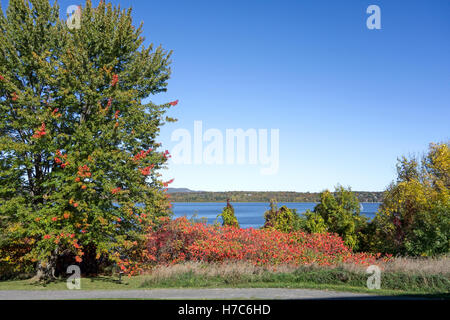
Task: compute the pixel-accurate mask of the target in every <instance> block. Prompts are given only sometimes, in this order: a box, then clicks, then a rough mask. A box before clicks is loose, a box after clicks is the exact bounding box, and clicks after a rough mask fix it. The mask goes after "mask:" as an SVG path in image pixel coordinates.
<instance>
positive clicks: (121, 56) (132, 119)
mask: <svg viewBox="0 0 450 320" xmlns="http://www.w3.org/2000/svg"><path fill="white" fill-rule="evenodd" d="M59 11H60V9H59V7H58V5H57V4H56V3H55V4H53V5H51V4H50V3H49V1H48V0H33V1H23V0H10V1H9V5H8V8H7V10H6V12H5V13H4V12H3V10H2V8H1V7H0V31H1V32H0V44H1V45H0V118H1V120H0V133H1V135H0V167H1V172H0V217H1V219H0V224H1V235H0V263H1V261H3V262H7V263H10V264H15V265H16V266H21V265H26V264H27V263H28V265H31V266H32V268H34V270H35V271H36V274H37V278H39V279H47V278H51V277H53V276H54V272H55V266H56V263H57V260H58V258H59V257H60V256H61V255H63V254H67V253H68V252H69V253H70V254H71V255H72V257H73V259H74V262H76V263H84V262H86V261H85V260H86V259H87V258H86V255H87V251H89V252H90V256H91V254H92V253H94V254H93V257H94V259H100V258H101V259H106V260H107V261H111V262H116V263H119V264H120V263H122V262H123V261H127V262H128V263H129V262H130V261H138V260H139V257H140V256H142V252H143V250H144V249H145V248H144V246H143V245H142V244H143V241H144V240H145V234H146V232H147V231H148V228H149V225H151V222H152V221H153V220H154V219H155V218H156V217H160V216H166V215H168V214H169V213H170V208H169V207H170V203H169V202H168V200H167V197H166V194H165V192H164V191H165V189H164V188H165V187H166V186H167V184H168V183H169V182H164V181H161V177H160V174H159V173H158V170H160V169H162V168H164V167H165V163H166V161H167V159H168V157H170V155H169V154H168V152H167V151H165V152H164V151H162V150H160V148H161V145H160V144H159V143H158V142H157V140H156V139H157V137H158V133H159V130H160V127H161V126H162V125H163V124H164V123H166V122H167V121H174V119H171V118H169V117H166V116H165V112H166V111H167V108H169V107H170V106H173V105H176V104H177V103H178V100H177V101H175V102H169V103H166V104H163V105H156V104H154V103H152V102H146V101H148V99H147V98H148V97H149V96H151V95H154V94H157V93H160V92H163V91H165V90H166V86H167V81H168V79H169V77H170V72H171V70H170V55H171V52H168V51H166V50H164V49H163V48H161V47H157V48H154V47H153V45H149V46H145V45H144V38H143V37H142V36H141V33H142V24H141V25H140V26H139V27H135V26H134V25H133V21H132V17H131V9H129V10H122V9H120V8H117V7H113V6H112V5H111V4H106V3H105V2H103V1H101V2H100V3H99V5H98V7H96V8H94V7H92V4H91V2H90V1H86V3H85V5H84V7H83V8H82V9H81V11H80V13H81V21H80V28H78V29H77V28H72V29H71V28H68V26H67V25H66V22H65V21H64V20H63V19H61V18H60V16H59Z"/></svg>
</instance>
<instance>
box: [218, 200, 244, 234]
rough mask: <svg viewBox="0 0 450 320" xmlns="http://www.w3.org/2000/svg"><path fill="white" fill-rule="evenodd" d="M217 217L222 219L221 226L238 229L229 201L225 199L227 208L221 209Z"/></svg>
mask: <svg viewBox="0 0 450 320" xmlns="http://www.w3.org/2000/svg"><path fill="white" fill-rule="evenodd" d="M217 217H222V225H223V226H231V227H234V228H239V222H238V220H237V218H236V216H235V214H234V208H233V206H232V205H231V203H230V199H227V206H226V207H224V208H223V211H222V213H221V214H219V215H218V216H217Z"/></svg>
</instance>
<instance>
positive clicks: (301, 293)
mask: <svg viewBox="0 0 450 320" xmlns="http://www.w3.org/2000/svg"><path fill="white" fill-rule="evenodd" d="M380 298H381V299H383V297H380V296H375V295H369V294H363V293H349V292H337V291H326V290H308V289H282V288H252V289H231V288H230V289H228V288H226V289H152V290H92V291H88V290H86V291H85V290H60V291H56V290H54V291H50V290H39V291H38V290H35V291H28V290H27V291H19V290H8V291H6V290H5V291H0V300H66V299H179V300H187V299H218V300H222V299H364V300H366V299H380ZM389 298H390V299H392V298H393V299H395V297H389Z"/></svg>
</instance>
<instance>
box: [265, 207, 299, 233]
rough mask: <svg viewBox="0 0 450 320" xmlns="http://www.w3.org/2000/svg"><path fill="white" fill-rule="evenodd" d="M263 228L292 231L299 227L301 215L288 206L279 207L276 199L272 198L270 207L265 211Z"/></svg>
mask: <svg viewBox="0 0 450 320" xmlns="http://www.w3.org/2000/svg"><path fill="white" fill-rule="evenodd" d="M264 219H265V223H264V226H263V228H274V229H276V230H279V231H283V232H291V231H294V230H297V229H298V228H299V219H300V218H299V216H298V215H297V212H296V211H295V210H291V209H289V208H288V207H286V206H282V207H281V208H279V209H278V205H277V203H276V201H275V200H274V199H272V200H270V209H269V210H268V211H266V212H265V213H264Z"/></svg>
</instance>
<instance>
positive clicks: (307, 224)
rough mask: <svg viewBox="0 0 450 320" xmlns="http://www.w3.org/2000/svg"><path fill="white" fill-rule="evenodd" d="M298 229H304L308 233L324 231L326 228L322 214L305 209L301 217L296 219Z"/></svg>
mask: <svg viewBox="0 0 450 320" xmlns="http://www.w3.org/2000/svg"><path fill="white" fill-rule="evenodd" d="M298 221H299V222H298V229H302V230H305V231H306V232H309V233H325V232H327V230H328V228H327V225H326V224H325V220H324V219H323V218H322V216H321V215H320V214H319V213H317V212H314V211H311V210H309V209H308V210H306V212H305V213H304V214H303V217H301V218H300V219H298Z"/></svg>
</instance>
